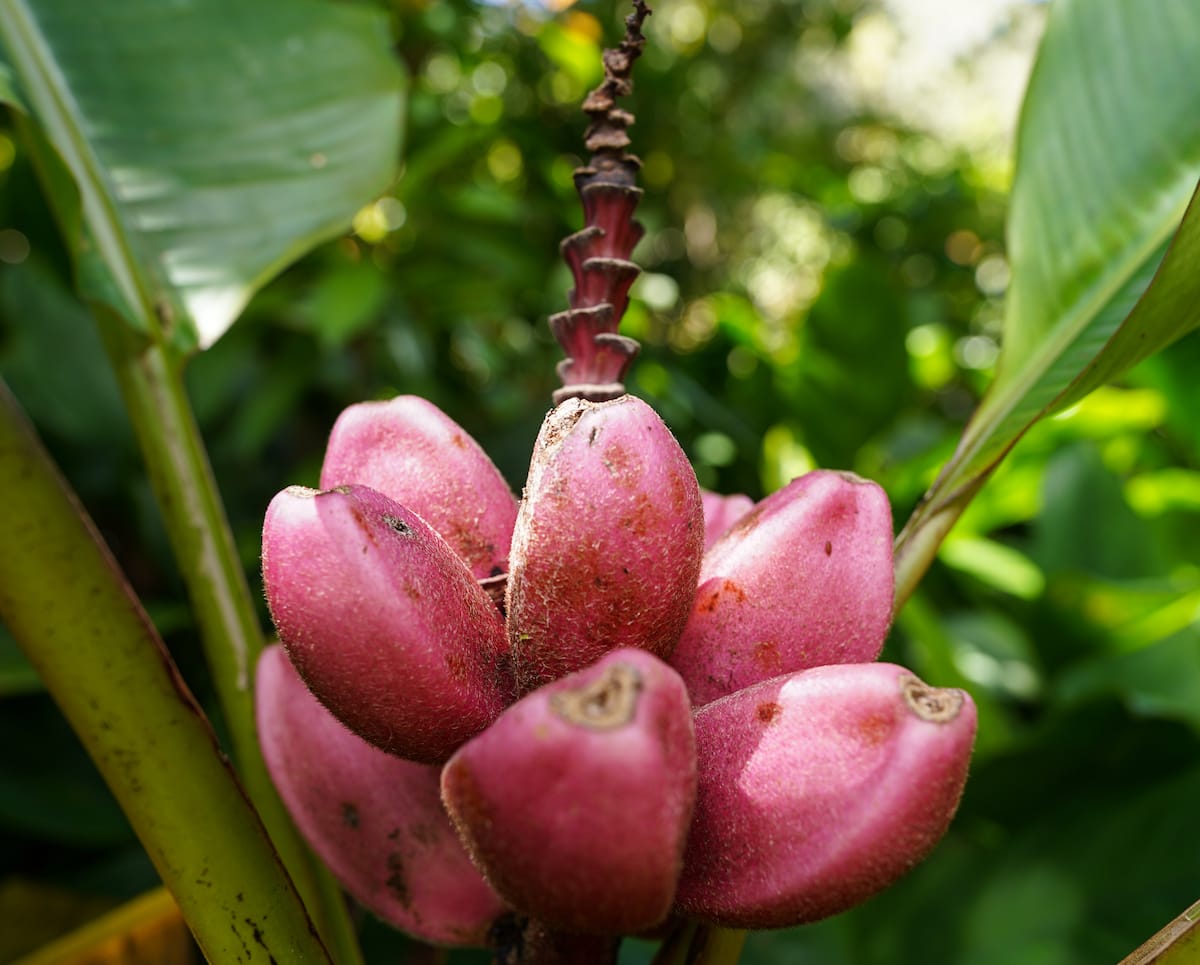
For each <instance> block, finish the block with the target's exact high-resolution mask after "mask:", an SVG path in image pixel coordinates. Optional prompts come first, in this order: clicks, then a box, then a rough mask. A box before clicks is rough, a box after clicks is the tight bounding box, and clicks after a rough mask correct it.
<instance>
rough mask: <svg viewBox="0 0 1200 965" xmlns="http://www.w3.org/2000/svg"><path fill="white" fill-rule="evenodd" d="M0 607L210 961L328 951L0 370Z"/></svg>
mask: <svg viewBox="0 0 1200 965" xmlns="http://www.w3.org/2000/svg"><path fill="white" fill-rule="evenodd" d="M0 491H2V492H4V495H5V511H4V512H3V513H0V618H2V619H3V620H4V622H5V624H6V625H7V626H8V628H9V630H10V631H11V632H12V634H13V636H14V637H15V638H16V639H17V641H18V642H19V643H20V644H21V646H22V648H23V649H24V650H25V653H26V655H27V656H28V658H29V660H30V662H31V663H32V664H33V665H34V667H36V668H37V670H38V672H39V674H40V675H41V677H42V679H43V680H44V681H45V683H46V687H47V689H48V690H49V692H50V694H51V695H52V696H53V697H54V699H55V701H57V703H58V705H59V707H60V708H61V709H62V711H63V714H64V715H65V716H66V717H67V719H68V721H70V723H71V726H72V727H73V728H74V729H75V732H76V733H77V734H78V735H79V737H80V739H81V740H82V741H83V744H84V746H85V747H86V749H87V751H88V753H89V754H90V755H91V756H92V759H93V760H94V761H95V762H96V766H97V767H98V768H99V769H100V772H101V774H102V775H103V776H104V779H105V780H106V781H107V782H108V785H109V787H110V788H111V789H112V791H113V793H114V795H116V798H117V800H118V802H119V803H120V805H121V807H122V809H123V810H124V811H125V813H126V815H128V817H129V820H130V823H131V824H132V825H133V828H134V830H135V831H136V832H137V834H138V837H139V838H140V839H141V841H142V844H143V845H144V847H145V848H146V853H147V854H148V855H149V856H150V859H151V861H153V862H154V866H155V867H156V868H157V869H158V873H159V874H160V875H161V876H162V879H163V882H164V884H166V885H167V887H168V888H170V889H171V891H172V893H173V894H174V895H175V897H176V900H177V901H178V902H179V906H180V908H181V910H182V911H183V914H184V917H185V918H186V919H187V921H188V925H189V927H190V928H191V929H192V931H193V933H194V934H195V936H196V940H197V942H198V943H199V944H200V947H201V949H202V951H203V952H204V954H205V956H206V957H207V959H208V960H209V961H210V962H213V963H216V965H224V963H230V965H232V963H235V962H237V963H247V962H252V963H262V965H271V963H276V965H277V963H280V962H290V963H303V965H307V963H329V962H331V959H330V958H329V954H328V952H327V951H326V950H325V947H324V945H323V944H322V943H321V940H320V938H318V937H317V934H316V932H315V930H314V929H313V926H312V922H311V921H310V919H309V917H308V915H307V913H306V911H305V908H304V905H303V904H302V902H301V901H300V899H299V896H298V895H297V893H296V890H295V888H294V886H293V885H292V883H291V880H290V879H289V877H288V875H287V873H286V871H285V870H284V868H283V867H282V865H281V864H280V862H279V859H278V857H277V855H276V853H275V850H274V848H273V847H272V845H271V840H270V838H269V837H268V836H267V833H266V830H265V829H264V827H263V825H262V822H261V821H260V820H259V817H258V815H257V814H256V813H255V811H254V808H253V807H252V806H251V805H250V803H249V801H248V800H247V799H246V797H245V795H244V793H243V792H242V790H241V787H240V786H239V784H238V782H237V779H236V778H235V777H234V775H233V772H232V771H231V769H230V768H229V765H228V762H227V761H226V759H225V757H224V755H223V754H222V753H221V751H220V748H219V747H218V746H217V741H216V737H215V735H214V734H213V732H212V728H211V727H210V726H209V724H208V721H207V719H206V718H205V717H204V714H203V711H201V710H200V708H199V706H198V705H197V704H196V702H195V700H194V699H193V698H192V696H191V694H190V693H189V691H188V690H187V687H186V685H185V684H184V682H183V680H182V679H181V678H180V676H179V674H178V672H177V670H176V669H175V665H174V663H173V662H172V661H171V658H170V655H169V654H168V653H167V651H166V649H165V648H164V647H163V645H162V641H161V640H160V639H159V637H158V634H157V632H156V631H155V629H154V625H153V624H152V623H151V622H150V619H149V617H147V616H146V613H145V611H144V610H143V609H142V607H141V605H140V603H139V602H138V600H137V597H136V596H135V595H134V594H133V591H132V590H131V589H130V587H129V585H128V584H127V583H126V582H125V580H124V578H123V576H122V575H121V573H120V570H119V568H118V567H117V564H116V561H115V560H114V559H113V558H112V555H111V554H110V553H109V552H108V549H107V548H106V547H105V545H104V543H103V541H102V540H101V538H100V536H99V534H98V533H97V532H96V530H95V527H94V526H93V525H92V523H91V521H90V520H89V519H88V517H87V515H86V513H85V511H84V510H83V508H82V507H81V506H80V505H79V503H78V501H77V500H76V499H75V497H74V495H73V493H72V492H71V491H70V489H69V487H68V486H67V484H66V482H65V481H64V480H63V479H62V477H61V476H60V475H59V474H58V471H57V469H56V468H55V466H54V464H53V462H52V461H51V459H50V457H49V456H48V455H47V453H46V452H45V450H44V449H43V448H42V447H41V445H40V443H39V442H38V440H37V437H36V436H35V434H34V432H33V429H32V427H31V426H30V425H29V424H28V422H27V421H26V420H25V418H24V415H23V414H22V413H21V411H20V409H19V407H18V406H17V404H16V401H15V400H14V399H13V398H12V396H11V394H9V392H8V389H7V387H6V386H4V385H3V383H0Z"/></svg>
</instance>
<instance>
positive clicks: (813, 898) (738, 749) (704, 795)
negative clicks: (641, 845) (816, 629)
mask: <svg viewBox="0 0 1200 965" xmlns="http://www.w3.org/2000/svg"><path fill="white" fill-rule="evenodd" d="M695 728H696V756H697V768H698V771H699V775H700V782H699V788H698V791H697V796H696V812H695V818H694V821H693V824H692V830H691V834H690V836H689V838H688V844H687V853H686V857H685V860H684V870H683V874H682V877H681V879H680V884H679V894H678V897H677V908H678V910H679V911H680V912H682V913H683V914H685V915H688V916H691V917H695V918H698V919H701V920H702V921H707V922H711V923H715V924H718V925H723V926H727V927H736V928H782V927H789V926H792V925H797V924H801V923H803V922H810V921H816V920H817V919H820V918H824V917H826V916H828V915H833V914H836V913H838V912H840V911H843V910H845V909H846V908H849V907H851V906H853V905H856V904H858V903H859V902H861V901H864V900H865V899H866V898H868V897H870V896H871V895H873V894H875V893H876V892H877V891H880V890H882V889H883V888H885V887H887V886H888V885H890V884H891V883H892V882H893V881H895V880H896V879H897V878H899V877H900V876H901V875H902V874H904V873H905V872H906V871H908V870H909V869H910V868H911V867H912V866H913V865H914V864H916V863H917V862H918V861H920V860H921V859H922V858H923V857H924V856H925V855H926V854H927V853H928V852H929V850H930V849H931V848H932V847H933V846H934V844H936V843H937V841H938V840H939V839H940V838H941V836H942V835H943V834H944V833H945V831H946V828H947V826H948V825H949V823H950V819H951V817H953V815H954V811H955V809H956V808H957V806H958V800H959V796H960V795H961V793H962V788H963V782H964V781H965V780H966V776H967V763H968V760H969V758H970V753H971V745H972V742H973V741H974V737H975V706H974V704H973V703H972V702H971V698H970V697H969V696H968V695H967V694H965V693H963V692H962V691H959V690H941V689H937V688H934V687H929V686H927V685H925V684H923V683H922V682H921V681H920V680H918V679H917V678H916V677H914V676H913V675H912V673H910V672H909V671H908V670H905V669H904V668H903V667H897V666H895V665H892V664H879V663H873V664H842V665H835V666H829V667H818V668H816V669H813V670H807V671H804V672H801V673H796V674H792V675H791V676H788V677H783V678H777V679H774V680H768V681H764V682H763V683H760V684H758V685H757V686H754V687H750V688H748V689H746V690H741V691H738V692H737V693H735V694H732V695H730V696H728V697H725V698H723V699H721V700H717V701H715V702H713V703H711V704H708V705H707V706H706V707H703V708H701V709H700V710H699V711H697V713H696V716H695Z"/></svg>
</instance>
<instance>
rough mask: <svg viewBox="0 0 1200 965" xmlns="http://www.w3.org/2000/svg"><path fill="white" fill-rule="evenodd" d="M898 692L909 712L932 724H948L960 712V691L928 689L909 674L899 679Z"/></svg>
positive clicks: (938, 688) (961, 697)
mask: <svg viewBox="0 0 1200 965" xmlns="http://www.w3.org/2000/svg"><path fill="white" fill-rule="evenodd" d="M900 692H901V693H902V694H903V695H904V702H905V703H906V704H908V708H909V710H911V711H912V712H913V713H914V714H916V715H917V716H918V717H920V718H921V720H927V721H929V722H930V723H933V724H948V723H949V722H950V721H952V720H954V718H955V717H957V716H958V714H959V712H960V711H961V710H962V706H963V694H962V691H961V690H950V689H947V688H944V687H930V686H929V685H928V684H926V683H923V682H922V681H920V680H918V679H917V678H916V677H914V676H912V675H911V674H910V675H907V676H904V677H901V678H900Z"/></svg>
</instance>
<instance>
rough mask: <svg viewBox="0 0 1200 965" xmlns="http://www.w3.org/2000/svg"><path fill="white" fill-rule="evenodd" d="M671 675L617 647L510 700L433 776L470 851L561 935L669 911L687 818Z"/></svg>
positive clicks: (682, 747) (625, 927)
mask: <svg viewBox="0 0 1200 965" xmlns="http://www.w3.org/2000/svg"><path fill="white" fill-rule="evenodd" d="M695 784H696V770H695V757H694V748H693V738H692V722H691V711H690V706H689V704H688V698H687V691H686V690H685V689H684V686H683V682H682V681H681V680H680V679H679V676H678V675H677V674H676V673H675V672H674V671H672V670H671V669H670V668H669V667H668V666H667V665H666V664H664V663H662V662H661V661H660V660H658V659H657V658H656V657H653V656H651V655H650V654H648V653H646V652H645V651H643V650H635V649H623V650H618V651H616V652H614V653H610V654H608V655H607V656H606V657H604V658H603V659H601V660H599V661H598V662H597V663H595V664H594V665H593V666H590V667H588V668H587V669H585V670H582V671H580V672H578V673H576V674H573V675H572V676H570V677H567V678H565V679H563V680H558V681H555V682H554V683H552V684H548V685H547V686H545V687H542V688H541V689H540V690H536V691H534V692H533V693H531V694H529V695H528V696H526V697H525V698H523V699H522V700H520V701H518V702H517V703H516V704H514V705H513V706H512V707H510V708H509V709H508V710H507V711H505V712H504V714H503V715H501V717H500V718H499V719H498V720H497V721H496V722H495V723H494V724H492V726H491V727H489V728H488V729H487V730H485V731H484V732H483V733H482V734H480V735H479V736H478V737H476V738H474V739H473V740H471V741H469V742H468V743H466V744H464V745H463V746H462V747H461V748H459V750H458V752H457V753H456V754H455V755H454V756H453V757H452V758H451V759H450V761H449V763H447V764H446V767H445V770H444V771H443V772H442V798H443V800H444V801H445V804H446V807H447V810H448V811H449V812H450V816H451V818H452V819H453V821H454V823H455V825H456V826H457V828H458V830H459V833H460V834H461V835H462V837H463V840H464V842H465V843H466V845H467V850H468V852H470V854H471V856H472V857H473V858H474V860H475V862H476V864H477V865H478V866H479V867H480V868H481V869H482V870H483V873H484V875H485V876H486V877H487V879H488V880H489V881H490V882H491V883H492V885H493V887H495V888H496V890H497V891H498V892H499V893H500V894H501V895H502V896H503V897H504V898H505V900H507V901H508V902H509V903H510V904H511V905H512V906H513V907H514V908H516V909H517V910H518V911H520V912H523V913H525V914H527V915H530V916H532V917H533V918H536V919H538V920H539V921H541V922H543V923H544V924H546V925H548V926H550V927H552V928H557V929H562V930H565V931H569V932H605V933H623V932H637V931H641V930H644V929H647V928H650V927H651V926H653V925H656V924H658V923H659V922H660V921H662V920H663V919H664V918H665V917H666V915H667V912H668V911H669V909H670V907H671V901H672V898H673V896H674V893H675V883H676V879H677V878H678V875H679V867H680V858H681V856H682V849H683V843H684V840H685V837H686V834H687V827H688V822H689V819H690V817H691V813H692V801H693V795H694V793H695Z"/></svg>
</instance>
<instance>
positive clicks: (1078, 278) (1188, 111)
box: [897, 0, 1200, 601]
mask: <svg viewBox="0 0 1200 965" xmlns="http://www.w3.org/2000/svg"><path fill="white" fill-rule="evenodd" d="M1198 61H1200V5H1197V4H1196V3H1194V2H1193V0H1158V2H1156V3H1155V4H1154V5H1153V6H1152V7H1147V6H1146V5H1144V4H1138V3H1134V2H1132V0H1118V2H1111V3H1105V4H1094V3H1087V2H1084V0H1059V2H1058V3H1056V4H1054V5H1053V7H1052V9H1051V12H1050V17H1049V22H1048V25H1047V28H1046V35H1045V39H1044V40H1043V42H1042V46H1041V49H1040V52H1039V54H1038V60H1037V64H1036V65H1035V68H1034V72H1033V76H1032V78H1031V79H1030V83H1029V90H1028V91H1027V93H1026V97H1025V104H1024V108H1023V112H1022V116H1021V124H1020V129H1019V132H1018V149H1017V163H1016V176H1015V181H1014V185H1013V191H1012V198H1011V208H1010V216H1009V224H1008V246H1009V256H1010V260H1011V263H1012V285H1011V288H1010V290H1009V294H1008V304H1007V315H1006V320H1005V332H1004V344H1003V348H1002V352H1001V357H1000V360H999V363H998V366H997V375H996V380H995V382H994V383H993V384H992V386H991V388H990V389H989V391H988V394H987V396H986V397H985V398H984V400H983V402H982V404H981V405H980V407H979V409H978V410H977V411H976V413H975V415H974V416H973V417H972V419H971V421H970V423H969V424H968V425H967V428H966V430H965V431H964V433H963V438H962V440H961V442H960V443H959V447H958V450H957V451H956V453H955V455H954V458H953V459H952V460H951V461H950V463H949V464H948V465H947V466H946V468H945V470H944V471H943V473H942V475H941V476H940V477H939V478H938V480H937V482H936V483H935V484H934V486H933V488H932V489H931V490H930V491H929V493H928V494H927V496H926V502H925V503H924V505H923V506H922V507H921V508H920V509H919V510H918V512H917V513H916V514H914V516H913V518H912V519H911V520H910V521H909V524H908V526H906V527H905V532H904V533H902V534H901V536H900V539H899V540H898V543H897V557H898V561H899V562H898V565H897V572H898V575H899V579H898V594H897V596H898V600H901V601H902V600H903V599H905V598H906V597H907V594H908V593H910V592H911V588H912V585H914V584H915V581H916V579H917V578H918V577H919V575H920V572H923V569H924V567H925V566H927V565H928V561H929V560H930V559H931V558H932V555H933V552H934V551H936V545H937V543H938V542H939V541H940V540H941V538H943V537H944V535H945V533H946V532H948V531H949V529H950V527H951V526H952V525H953V522H954V520H955V519H956V518H957V516H958V515H959V514H960V513H961V512H962V509H963V507H964V506H965V505H966V503H967V502H968V501H969V500H970V498H971V497H972V496H973V495H974V493H975V492H977V491H978V489H979V487H980V486H982V484H983V482H984V481H985V480H986V478H987V476H988V474H989V473H990V472H991V471H992V470H993V469H994V468H995V466H996V464H997V463H998V462H999V461H1000V459H1001V458H1002V457H1003V456H1004V455H1005V453H1007V452H1008V451H1009V449H1011V448H1012V446H1013V445H1014V444H1015V443H1016V442H1017V440H1018V439H1019V438H1020V437H1021V436H1022V435H1023V434H1024V433H1025V431H1026V430H1027V429H1028V428H1029V427H1030V426H1031V425H1032V424H1033V423H1035V422H1036V421H1037V420H1038V419H1040V418H1041V417H1042V416H1044V415H1047V414H1048V413H1050V412H1054V411H1056V410H1058V409H1061V408H1063V407H1064V406H1066V405H1069V404H1070V403H1072V402H1075V401H1078V400H1079V399H1080V398H1082V397H1083V396H1084V395H1086V394H1087V393H1088V392H1090V391H1091V390H1092V389H1094V388H1096V387H1097V386H1099V385H1100V384H1102V383H1103V382H1105V381H1107V380H1109V379H1112V378H1115V377H1117V376H1119V375H1120V374H1122V373H1123V372H1125V371H1126V370H1127V369H1128V368H1129V367H1131V366H1132V365H1134V364H1135V363H1137V362H1138V361H1140V360H1141V359H1143V358H1145V357H1147V356H1148V355H1150V354H1152V353H1153V352H1155V351H1157V350H1158V349H1160V348H1162V347H1164V346H1165V345H1167V344H1169V343H1170V342H1172V341H1173V340H1175V339H1177V338H1179V337H1180V336H1181V335H1184V334H1186V333H1187V332H1188V331H1190V330H1192V329H1194V328H1196V327H1197V325H1200V275H1198V274H1197V273H1196V272H1195V270H1194V265H1195V262H1196V258H1197V257H1198V256H1200V204H1192V206H1191V208H1190V210H1189V208H1188V205H1189V201H1190V200H1191V199H1192V197H1193V194H1194V193H1197V182H1196V172H1197V170H1200V112H1197V111H1196V109H1195V105H1196V103H1197V102H1198V101H1200V72H1198V71H1196V70H1194V69H1193V65H1194V64H1196V63H1197V62H1198ZM1185 213H1186V214H1187V217H1186V220H1184V216H1185ZM1181 221H1182V225H1181ZM1177 227H1178V228H1179V230H1178V233H1177V234H1176V228H1177ZM1172 235H1175V240H1174V243H1173V245H1172V244H1171V239H1172ZM1168 247H1170V252H1169V254H1168ZM1164 255H1165V256H1166V257H1165V258H1164ZM1156 272H1157V274H1156ZM1152 279H1153V284H1152V285H1151V280H1152ZM1147 289H1149V290H1147ZM1139 299H1140V301H1139Z"/></svg>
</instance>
